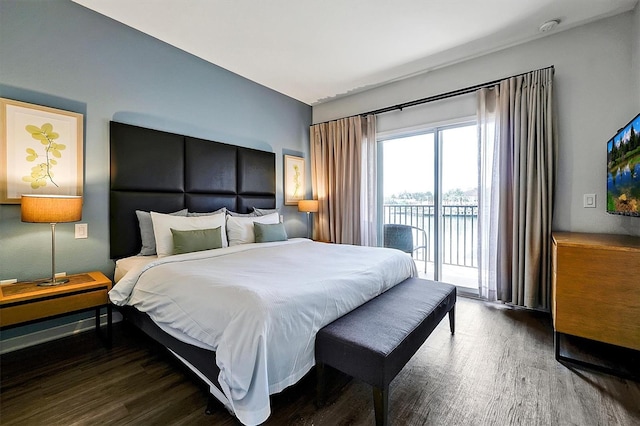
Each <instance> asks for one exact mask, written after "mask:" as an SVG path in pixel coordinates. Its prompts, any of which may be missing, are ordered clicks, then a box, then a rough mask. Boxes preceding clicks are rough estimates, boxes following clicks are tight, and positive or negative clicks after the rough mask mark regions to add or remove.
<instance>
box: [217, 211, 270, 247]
mask: <svg viewBox="0 0 640 426" xmlns="http://www.w3.org/2000/svg"><path fill="white" fill-rule="evenodd" d="M253 222H258V223H267V224H274V223H279V222H280V215H279V214H278V213H272V214H268V215H264V216H255V217H238V216H227V237H229V246H237V245H238V244H248V243H255V242H256V237H255V234H254V233H253Z"/></svg>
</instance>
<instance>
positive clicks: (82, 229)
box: [76, 223, 89, 239]
mask: <svg viewBox="0 0 640 426" xmlns="http://www.w3.org/2000/svg"><path fill="white" fill-rule="evenodd" d="M88 237H89V225H88V224H86V223H76V239H78V238H88Z"/></svg>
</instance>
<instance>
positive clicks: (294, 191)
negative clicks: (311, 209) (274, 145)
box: [284, 155, 305, 206]
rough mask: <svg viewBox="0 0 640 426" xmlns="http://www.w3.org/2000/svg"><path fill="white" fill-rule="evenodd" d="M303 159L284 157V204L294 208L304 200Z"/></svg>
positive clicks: (290, 156)
mask: <svg viewBox="0 0 640 426" xmlns="http://www.w3.org/2000/svg"><path fill="white" fill-rule="evenodd" d="M304 192H305V186H304V158H302V157H294V156H293V155H285V156H284V204H285V205H286V206H295V205H297V204H298V201H300V200H304Z"/></svg>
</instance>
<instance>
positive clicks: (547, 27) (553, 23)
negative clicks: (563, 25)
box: [540, 19, 560, 33]
mask: <svg viewBox="0 0 640 426" xmlns="http://www.w3.org/2000/svg"><path fill="white" fill-rule="evenodd" d="M559 23H560V20H559V19H552V20H550V21H547V22H545V23H544V24H542V25H540V32H541V33H548V32H549V31H553V30H554V29H555V28H556V27H557V26H558V24H559Z"/></svg>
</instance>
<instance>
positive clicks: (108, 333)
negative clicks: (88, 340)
mask: <svg viewBox="0 0 640 426" xmlns="http://www.w3.org/2000/svg"><path fill="white" fill-rule="evenodd" d="M106 308H107V327H106V328H107V330H106V335H105V334H102V327H100V311H101V310H102V308H101V307H100V308H96V333H98V337H100V340H102V341H103V342H104V345H105V346H106V347H107V348H111V339H112V337H111V335H112V330H111V324H112V322H113V311H112V308H111V305H110V304H109V305H107V306H106Z"/></svg>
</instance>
